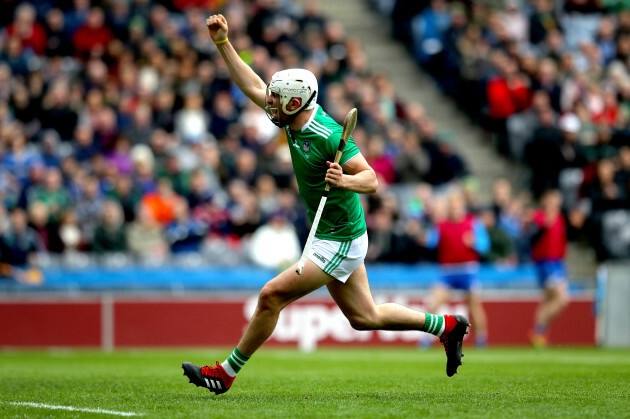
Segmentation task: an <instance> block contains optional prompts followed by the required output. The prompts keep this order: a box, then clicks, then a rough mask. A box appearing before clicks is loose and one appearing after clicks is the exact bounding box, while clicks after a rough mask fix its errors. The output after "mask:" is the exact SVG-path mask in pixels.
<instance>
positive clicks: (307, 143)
mask: <svg viewBox="0 0 630 419" xmlns="http://www.w3.org/2000/svg"><path fill="white" fill-rule="evenodd" d="M302 150H304V152H305V153H308V152H309V151H311V142H310V141H304V144H302Z"/></svg>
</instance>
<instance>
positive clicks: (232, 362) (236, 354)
mask: <svg viewBox="0 0 630 419" xmlns="http://www.w3.org/2000/svg"><path fill="white" fill-rule="evenodd" d="M247 361H249V357H248V356H247V355H244V354H243V353H242V352H241V351H239V350H238V348H234V351H233V352H232V355H230V356H228V357H227V359H226V360H225V361H223V363H222V364H221V366H222V367H223V369H224V370H225V372H226V373H227V374H228V375H229V376H230V377H236V374H238V372H239V371H240V370H241V368H243V367H244V366H245V363H246V362H247Z"/></svg>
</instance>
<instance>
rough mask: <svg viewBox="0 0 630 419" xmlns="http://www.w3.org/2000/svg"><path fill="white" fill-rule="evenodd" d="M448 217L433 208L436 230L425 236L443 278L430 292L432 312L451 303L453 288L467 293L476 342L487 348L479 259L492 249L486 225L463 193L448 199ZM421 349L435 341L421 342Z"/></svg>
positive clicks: (437, 206) (423, 340)
mask: <svg viewBox="0 0 630 419" xmlns="http://www.w3.org/2000/svg"><path fill="white" fill-rule="evenodd" d="M446 205H447V208H446V214H444V216H442V215H441V214H440V212H441V211H440V209H439V206H440V205H439V204H438V205H436V208H434V213H433V223H434V225H433V227H431V228H430V229H429V231H428V232H427V234H426V237H425V246H426V247H428V248H432V249H436V251H437V259H438V265H439V267H440V279H439V280H438V281H437V283H436V284H435V285H434V286H433V290H432V292H431V298H430V300H431V306H430V308H431V309H433V312H436V310H439V308H440V307H441V306H442V305H443V304H444V303H445V302H446V301H447V300H448V298H449V293H450V290H451V289H457V290H461V291H463V292H464V293H465V294H466V304H467V305H468V309H469V310H470V314H471V316H472V318H473V322H474V325H475V343H476V345H477V346H478V347H484V346H485V345H486V342H487V335H488V332H487V320H486V312H485V310H484V309H483V306H482V304H481V299H480V297H479V289H480V285H481V284H480V281H479V278H478V274H479V258H480V255H482V254H485V253H487V252H488V251H489V250H490V238H489V236H488V231H487V230H486V228H485V226H484V224H483V222H481V220H480V219H479V218H478V217H475V216H474V215H473V214H471V213H469V212H468V211H467V208H466V200H465V198H464V195H463V193H462V192H459V191H458V192H455V193H452V194H451V195H450V196H449V197H448V202H447V204H446ZM419 343H420V346H422V347H426V346H429V345H430V344H432V343H433V342H432V341H430V340H427V339H424V338H423V339H422V340H421V341H420V342H419Z"/></svg>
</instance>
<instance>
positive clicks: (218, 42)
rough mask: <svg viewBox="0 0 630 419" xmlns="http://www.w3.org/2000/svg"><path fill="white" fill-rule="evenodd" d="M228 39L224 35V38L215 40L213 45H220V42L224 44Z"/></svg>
mask: <svg viewBox="0 0 630 419" xmlns="http://www.w3.org/2000/svg"><path fill="white" fill-rule="evenodd" d="M227 41H228V38H227V37H226V38H225V39H222V40H220V41H217V42H215V43H214V45H221V44H225V43H226V42H227Z"/></svg>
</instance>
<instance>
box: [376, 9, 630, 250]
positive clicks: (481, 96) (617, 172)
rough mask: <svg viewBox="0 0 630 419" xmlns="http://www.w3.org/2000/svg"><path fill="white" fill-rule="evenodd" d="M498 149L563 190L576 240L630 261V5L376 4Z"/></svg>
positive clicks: (536, 188)
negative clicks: (629, 107)
mask: <svg viewBox="0 0 630 419" xmlns="http://www.w3.org/2000/svg"><path fill="white" fill-rule="evenodd" d="M369 3H370V4H371V5H372V6H373V7H374V8H375V9H378V10H379V11H380V12H381V13H383V14H387V15H389V16H390V17H391V19H392V21H393V28H394V34H393V35H394V36H395V37H396V38H397V39H399V40H400V41H401V42H403V43H405V44H406V45H407V47H408V49H409V52H410V54H412V55H413V56H414V57H415V59H416V60H417V62H418V63H419V65H421V66H422V67H423V68H424V69H425V70H426V71H427V72H428V73H430V74H431V75H432V76H433V78H434V79H435V81H436V82H437V84H438V85H439V86H440V88H441V89H442V90H443V91H444V92H445V93H446V94H448V95H450V96H452V97H453V98H454V99H455V100H456V101H457V103H458V104H459V106H460V107H461V108H462V109H463V110H464V111H466V112H467V113H468V114H469V115H470V117H471V118H472V119H473V120H474V121H477V122H478V123H479V124H480V125H482V126H483V127H485V128H486V129H487V130H488V131H489V132H491V133H492V136H493V140H494V144H495V145H496V147H497V150H498V151H499V152H501V153H502V154H504V155H505V156H507V157H508V158H510V159H513V160H514V161H519V162H523V163H525V165H526V166H527V167H529V168H530V170H531V181H530V183H529V185H527V186H528V187H529V189H530V190H531V191H532V193H533V196H534V197H535V198H537V197H539V196H540V194H541V193H542V192H543V191H544V190H545V189H547V188H559V189H560V190H561V191H562V192H563V196H564V210H565V212H566V217H567V220H568V221H569V223H568V225H569V230H570V237H571V238H572V239H574V240H575V239H578V240H585V241H587V242H588V243H589V244H590V245H592V246H593V247H594V249H595V251H596V254H597V258H598V259H599V260H604V259H609V258H627V257H628V256H630V242H629V241H628V239H627V233H628V231H627V225H628V224H627V220H628V216H629V214H630V211H629V208H630V195H629V193H628V192H629V191H630V184H629V183H628V175H627V174H628V170H629V167H630V165H629V164H630V142H629V140H628V139H629V138H630V113H629V112H628V104H629V103H630V102H629V97H630V96H629V94H630V68H629V67H628V63H629V61H628V57H629V54H630V8H629V7H628V4H627V2H616V1H597V0H593V1H591V0H566V1H558V2H553V1H551V0H537V1H534V2H526V1H520V0H506V1H492V0H487V1H475V2H469V1H461V2H458V1H452V2H451V1H449V2H447V1H444V0H432V1H419V2H415V1H406V0H394V1H379V2H376V1H371V2H369Z"/></svg>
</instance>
